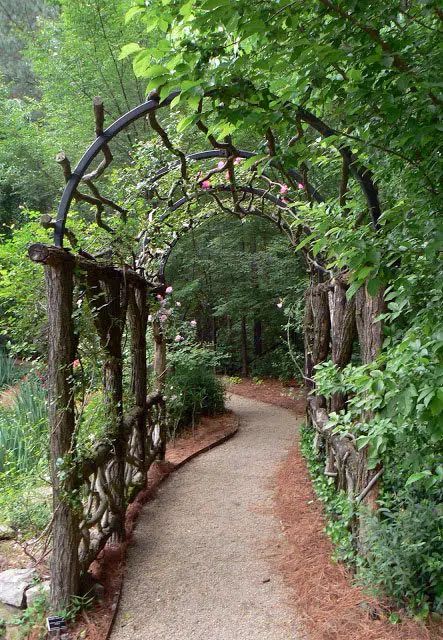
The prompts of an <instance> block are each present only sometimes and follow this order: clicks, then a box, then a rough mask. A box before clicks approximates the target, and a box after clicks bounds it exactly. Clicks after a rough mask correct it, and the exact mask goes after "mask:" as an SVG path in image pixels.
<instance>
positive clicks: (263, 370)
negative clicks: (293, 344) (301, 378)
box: [251, 345, 298, 380]
mask: <svg viewBox="0 0 443 640" xmlns="http://www.w3.org/2000/svg"><path fill="white" fill-rule="evenodd" d="M251 372H252V375H253V376H255V377H260V378H278V379H279V380H292V379H293V378H294V376H295V375H296V374H298V370H297V367H296V365H295V364H294V361H293V360H292V358H291V355H290V353H289V352H288V348H287V346H286V345H281V346H278V347H276V348H275V349H273V350H272V351H268V352H267V353H265V354H263V355H262V356H260V357H257V358H255V359H254V361H253V362H252V365H251Z"/></svg>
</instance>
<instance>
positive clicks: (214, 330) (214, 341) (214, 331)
mask: <svg viewBox="0 0 443 640" xmlns="http://www.w3.org/2000/svg"><path fill="white" fill-rule="evenodd" d="M211 329H212V346H213V347H214V350H215V349H216V348H217V318H216V317H215V316H211Z"/></svg>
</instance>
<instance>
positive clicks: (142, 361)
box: [128, 287, 148, 464]
mask: <svg viewBox="0 0 443 640" xmlns="http://www.w3.org/2000/svg"><path fill="white" fill-rule="evenodd" d="M147 312H148V309H147V300H146V288H145V287H141V288H139V287H137V288H135V287H132V288H131V289H130V293H129V304H128V319H129V324H130V328H131V389H132V393H133V394H134V400H135V404H136V406H137V407H140V408H141V409H142V412H141V414H140V415H139V416H138V418H137V424H136V429H137V439H138V446H139V447H140V451H139V455H140V458H141V460H142V461H143V464H145V463H146V447H145V443H146V437H145V432H146V392H147V366H146V326H147Z"/></svg>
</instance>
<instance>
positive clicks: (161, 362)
mask: <svg viewBox="0 0 443 640" xmlns="http://www.w3.org/2000/svg"><path fill="white" fill-rule="evenodd" d="M152 333H153V337H154V376H155V389H156V392H157V393H159V394H160V395H162V394H163V390H164V387H165V380H166V340H165V336H164V333H163V329H162V326H161V324H160V320H158V318H155V319H154V322H153V323H152ZM164 412H165V407H164V401H162V402H161V405H160V424H159V431H160V433H159V438H160V448H159V453H158V457H159V459H160V460H164V458H165V454H166V438H167V433H166V419H165V415H164Z"/></svg>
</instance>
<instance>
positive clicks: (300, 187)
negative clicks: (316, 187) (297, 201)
mask: <svg viewBox="0 0 443 640" xmlns="http://www.w3.org/2000/svg"><path fill="white" fill-rule="evenodd" d="M297 187H298V188H299V189H304V188H305V185H304V184H303V182H299V183H298V185H297Z"/></svg>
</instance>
